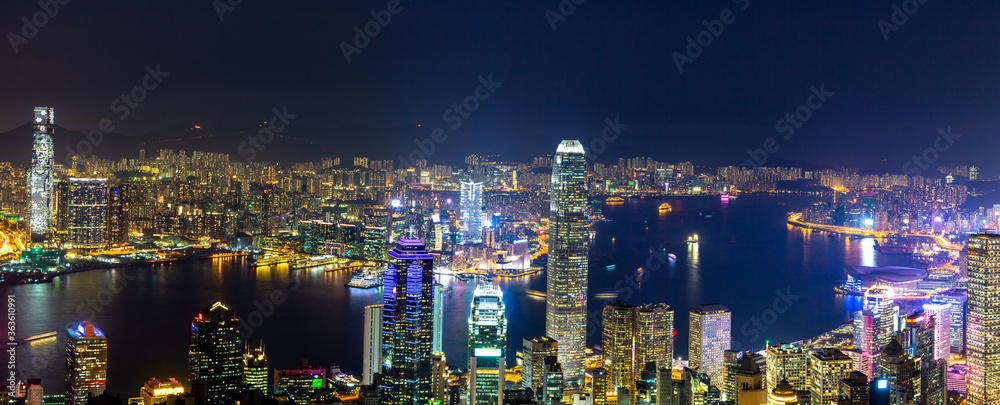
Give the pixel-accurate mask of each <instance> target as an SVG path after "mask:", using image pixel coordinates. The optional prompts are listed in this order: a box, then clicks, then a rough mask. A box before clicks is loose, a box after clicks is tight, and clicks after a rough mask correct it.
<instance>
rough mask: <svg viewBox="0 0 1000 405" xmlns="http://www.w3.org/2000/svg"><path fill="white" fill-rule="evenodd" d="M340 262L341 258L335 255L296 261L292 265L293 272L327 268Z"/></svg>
mask: <svg viewBox="0 0 1000 405" xmlns="http://www.w3.org/2000/svg"><path fill="white" fill-rule="evenodd" d="M338 260H340V258H339V257H337V256H333V255H324V256H313V257H310V258H307V259H302V260H296V261H295V262H294V263H292V270H298V269H308V268H310V267H319V266H326V265H328V264H333V263H336V262H337V261H338Z"/></svg>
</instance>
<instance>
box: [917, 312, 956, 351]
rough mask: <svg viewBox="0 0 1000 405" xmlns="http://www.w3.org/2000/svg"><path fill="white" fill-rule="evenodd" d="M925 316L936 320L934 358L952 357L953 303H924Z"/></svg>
mask: <svg viewBox="0 0 1000 405" xmlns="http://www.w3.org/2000/svg"><path fill="white" fill-rule="evenodd" d="M924 317H925V318H928V317H929V318H932V319H933V320H934V359H935V360H948V359H950V358H951V304H949V303H933V302H932V303H927V304H924Z"/></svg>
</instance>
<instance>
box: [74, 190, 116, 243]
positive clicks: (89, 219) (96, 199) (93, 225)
mask: <svg viewBox="0 0 1000 405" xmlns="http://www.w3.org/2000/svg"><path fill="white" fill-rule="evenodd" d="M66 198H68V199H69V202H68V203H67V204H66V205H67V206H68V207H69V218H68V220H69V229H68V231H69V236H68V237H67V239H66V241H67V242H68V243H70V244H72V245H73V246H83V247H102V246H104V245H105V244H106V243H107V241H108V238H107V235H108V179H78V178H72V179H69V194H68V195H67V196H66Z"/></svg>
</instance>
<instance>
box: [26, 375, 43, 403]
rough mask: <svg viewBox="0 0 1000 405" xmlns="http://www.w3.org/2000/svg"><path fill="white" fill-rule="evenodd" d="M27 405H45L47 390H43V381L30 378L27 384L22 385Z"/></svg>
mask: <svg viewBox="0 0 1000 405" xmlns="http://www.w3.org/2000/svg"><path fill="white" fill-rule="evenodd" d="M22 387H23V390H24V393H23V394H22V396H24V404H25V405H43V404H44V397H45V390H44V389H43V388H42V380H40V379H38V378H29V379H28V381H27V383H24V384H23V385H22Z"/></svg>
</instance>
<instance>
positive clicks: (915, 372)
mask: <svg viewBox="0 0 1000 405" xmlns="http://www.w3.org/2000/svg"><path fill="white" fill-rule="evenodd" d="M878 374H879V376H880V377H881V378H884V379H886V380H888V381H889V395H890V398H892V403H894V404H908V403H912V402H913V401H915V399H916V398H917V394H918V393H919V392H920V390H919V387H920V369H919V368H918V367H917V361H916V360H915V359H913V358H912V357H910V355H909V354H908V353H906V351H904V350H903V346H902V345H901V344H900V343H899V340H896V339H892V340H891V341H889V345H888V346H886V347H885V349H884V350H882V353H881V354H880V356H879V373H878Z"/></svg>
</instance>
